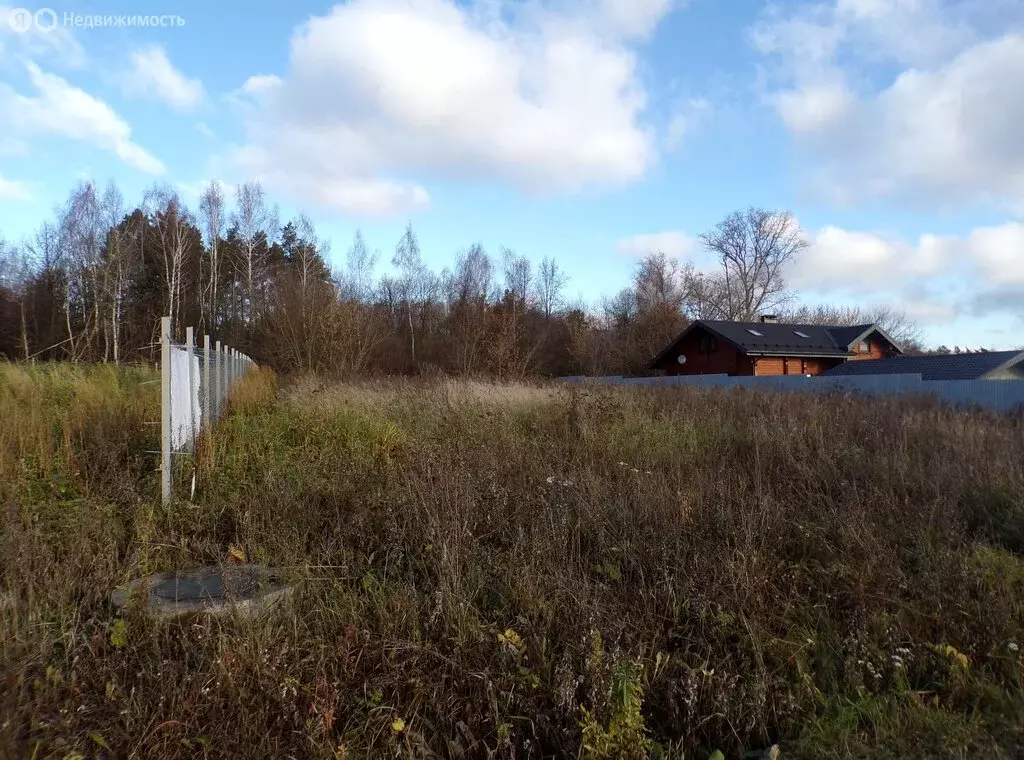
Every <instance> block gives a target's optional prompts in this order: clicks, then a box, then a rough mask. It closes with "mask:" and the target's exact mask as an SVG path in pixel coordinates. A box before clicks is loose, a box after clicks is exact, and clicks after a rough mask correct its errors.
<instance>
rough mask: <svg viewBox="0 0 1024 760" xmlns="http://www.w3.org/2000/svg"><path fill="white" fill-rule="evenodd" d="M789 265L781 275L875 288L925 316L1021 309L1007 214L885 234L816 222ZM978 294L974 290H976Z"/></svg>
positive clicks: (826, 285) (857, 293) (845, 291)
mask: <svg viewBox="0 0 1024 760" xmlns="http://www.w3.org/2000/svg"><path fill="white" fill-rule="evenodd" d="M809 243H810V246H809V247H808V249H807V250H806V251H805V252H804V253H803V254H802V255H801V256H800V257H799V258H798V259H797V260H796V261H795V262H793V264H791V266H790V267H789V270H788V271H787V277H788V279H789V282H790V283H791V284H792V285H793V286H794V287H797V288H799V289H801V290H803V291H811V292H813V293H815V294H818V295H842V296H853V297H855V298H869V297H873V296H877V295H878V294H883V295H884V296H885V297H886V298H887V300H888V301H889V302H890V303H892V304H893V305H898V306H899V307H900V308H901V309H903V310H904V311H906V312H907V313H908V314H910V315H913V316H915V317H916V318H918V319H920V320H921V321H922V322H925V323H938V322H946V321H949V320H951V319H953V318H954V317H955V316H956V315H957V314H958V313H961V312H964V311H967V312H971V313H975V314H980V313H997V312H1009V313H1015V314H1024V299H1018V300H1014V298H1015V297H1016V296H1018V295H1021V294H1024V256H1022V254H1021V251H1024V224H1021V223H1019V222H1016V221H1009V222H1006V223H1004V224H1000V225H993V226H988V227H978V228H975V229H973V230H971V231H970V232H968V233H967V234H965V235H959V236H953V235H943V236H940V235H922V236H921V237H919V238H918V239H917V240H916V241H913V242H911V241H906V240H903V239H901V238H899V237H896V236H892V235H885V234H881V233H875V232H863V231H850V230H844V229H840V228H838V227H824V228H822V229H820V230H818V231H816V232H814V233H812V234H810V235H809ZM979 294H981V295H979Z"/></svg>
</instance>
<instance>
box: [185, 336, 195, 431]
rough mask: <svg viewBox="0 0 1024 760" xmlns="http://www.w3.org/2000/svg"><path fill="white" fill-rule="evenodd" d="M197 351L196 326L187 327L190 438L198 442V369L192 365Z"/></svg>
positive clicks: (186, 349) (186, 351)
mask: <svg viewBox="0 0 1024 760" xmlns="http://www.w3.org/2000/svg"><path fill="white" fill-rule="evenodd" d="M195 351H196V333H195V328H194V327H186V328H185V353H186V354H187V355H188V422H189V434H190V436H191V438H190V440H191V442H192V444H193V445H195V442H196V404H195V398H196V377H195V374H196V371H195V368H194V367H193V366H192V355H193V354H194V353H195Z"/></svg>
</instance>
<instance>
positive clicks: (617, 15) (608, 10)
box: [599, 0, 674, 38]
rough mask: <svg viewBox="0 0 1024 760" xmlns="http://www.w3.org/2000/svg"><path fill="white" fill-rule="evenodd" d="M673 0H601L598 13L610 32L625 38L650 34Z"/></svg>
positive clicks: (642, 36)
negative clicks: (615, 32)
mask: <svg viewBox="0 0 1024 760" xmlns="http://www.w3.org/2000/svg"><path fill="white" fill-rule="evenodd" d="M673 4H674V3H673V0H602V2H601V6H600V9H599V13H600V14H602V15H603V16H604V17H605V19H606V20H607V22H608V24H609V25H610V27H611V29H612V30H616V31H618V32H620V33H622V34H623V35H624V36H626V37H635V38H644V37H647V36H648V35H650V34H651V32H653V31H654V29H655V28H656V27H657V26H658V24H659V23H660V22H661V20H662V18H664V17H665V15H666V14H667V13H668V12H669V10H670V9H671V8H672V6H673Z"/></svg>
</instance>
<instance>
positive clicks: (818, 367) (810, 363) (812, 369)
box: [804, 358, 842, 375]
mask: <svg viewBox="0 0 1024 760" xmlns="http://www.w3.org/2000/svg"><path fill="white" fill-rule="evenodd" d="M840 364H842V361H841V360H840V359H818V358H808V359H804V374H806V375H821V374H824V373H825V372H828V371H829V370H830V369H832V368H833V367H837V366H839V365H840Z"/></svg>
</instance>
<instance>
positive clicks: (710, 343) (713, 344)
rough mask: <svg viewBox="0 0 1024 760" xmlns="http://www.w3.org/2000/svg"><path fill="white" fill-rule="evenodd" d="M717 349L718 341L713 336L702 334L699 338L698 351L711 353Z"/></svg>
mask: <svg viewBox="0 0 1024 760" xmlns="http://www.w3.org/2000/svg"><path fill="white" fill-rule="evenodd" d="M716 350H718V341H716V340H715V338H714V336H711V335H702V336H701V338H700V352H701V353H702V354H713V353H715V351H716Z"/></svg>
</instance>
